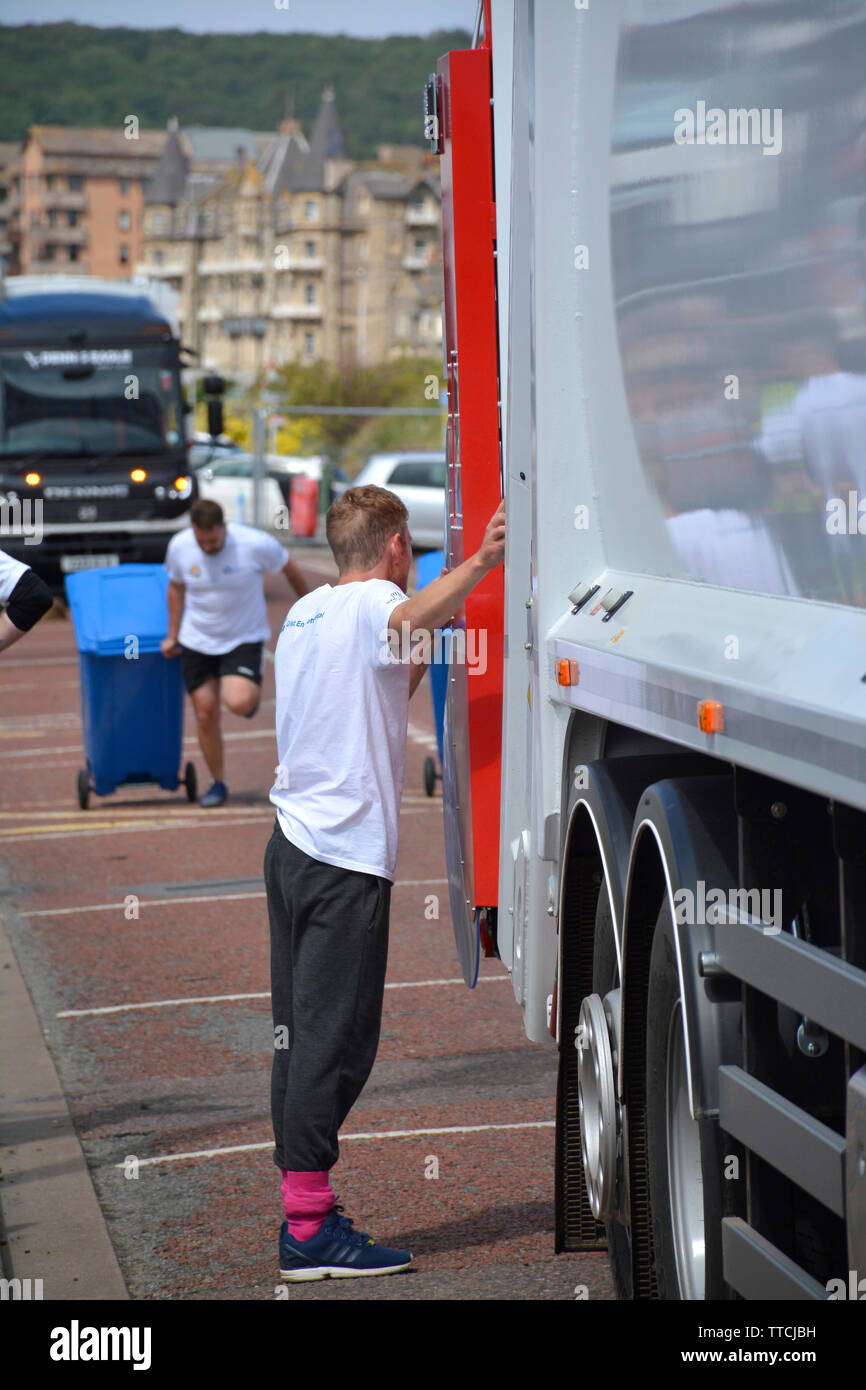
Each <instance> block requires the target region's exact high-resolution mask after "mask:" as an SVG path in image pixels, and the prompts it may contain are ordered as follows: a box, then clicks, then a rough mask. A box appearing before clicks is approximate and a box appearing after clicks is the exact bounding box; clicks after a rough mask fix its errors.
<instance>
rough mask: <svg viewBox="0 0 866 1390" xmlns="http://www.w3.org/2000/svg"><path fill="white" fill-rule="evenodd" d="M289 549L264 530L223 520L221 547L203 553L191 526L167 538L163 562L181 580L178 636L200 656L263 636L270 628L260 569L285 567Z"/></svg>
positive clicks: (218, 653) (268, 571) (220, 653)
mask: <svg viewBox="0 0 866 1390" xmlns="http://www.w3.org/2000/svg"><path fill="white" fill-rule="evenodd" d="M288 559H289V552H288V551H287V550H286V549H285V547H284V546H282V545H280V543H279V541H278V540H276V539H275V538H274V537H273V536H269V535H268V534H267V532H266V531H259V530H257V529H256V527H254V526H242V525H240V524H239V523H238V522H236V521H230V522H228V523H227V525H226V539H225V544H224V545H223V548H222V550H218V551H217V552H216V554H215V555H206V554H205V552H204V551H203V550H202V549H201V547H200V546H199V544H198V541H197V540H196V538H195V532H194V531H193V529H192V527H191V526H188V527H187V528H186V529H185V530H183V531H178V533H177V535H176V536H173V537H172V539H171V540H170V541H169V545H168V550H167V551H166V555H165V568H166V569H167V570H168V574H169V578H170V579H173V580H174V581H175V583H176V584H184V585H185V586H186V595H185V599H184V607H183V618H182V620H181V625H180V632H179V633H178V641H179V642H180V645H181V646H182V647H189V648H190V650H191V651H194V652H204V654H205V655H206V656H223V655H224V654H225V653H226V652H231V651H234V649H235V647H240V646H241V645H242V644H243V643H245V642H267V641H268V639H269V637H270V635H271V629H270V624H269V623H268V615H267V609H266V607H265V594H264V588H263V585H262V576H263V575H264V574H275V573H277V571H279V570H282V569H285V567H286V563H287V561H288Z"/></svg>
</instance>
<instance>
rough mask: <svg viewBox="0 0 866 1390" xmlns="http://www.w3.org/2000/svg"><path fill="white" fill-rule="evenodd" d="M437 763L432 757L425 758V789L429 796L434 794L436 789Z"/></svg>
mask: <svg viewBox="0 0 866 1390" xmlns="http://www.w3.org/2000/svg"><path fill="white" fill-rule="evenodd" d="M437 776H438V773H437V771H436V763H435V762H434V761H433V759H432V758H425V759H424V790H425V792H426V793H427V795H428V796H432V795H433V792H434V791H435V789H436V778H437Z"/></svg>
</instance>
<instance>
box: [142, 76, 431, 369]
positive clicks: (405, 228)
mask: <svg viewBox="0 0 866 1390" xmlns="http://www.w3.org/2000/svg"><path fill="white" fill-rule="evenodd" d="M439 225H440V190H439V181H438V170H437V169H436V165H435V160H434V161H431V160H430V157H429V156H425V154H424V152H423V150H421V149H420V148H419V149H415V148H414V147H382V148H381V149H380V151H379V159H378V160H377V161H375V162H371V163H368V164H359V163H357V162H355V161H352V160H351V159H349V157H348V153H347V147H346V142H345V138H344V135H343V130H342V127H341V124H340V120H339V116H338V115H337V109H336V103H335V100H334V93H333V90H332V89H331V88H327V89H326V90H325V93H324V96H323V99H322V103H321V106H320V109H319V112H318V114H317V116H316V119H315V122H314V124H313V127H312V130H311V132H310V137H309V140H307V138H306V137H305V136H304V133H303V131H302V130H301V128H300V126H299V124H298V123H297V122H296V121H294V120H291V119H287V120H284V121H283V122H282V124H281V125H280V128H279V130H278V131H277V132H276V133H275V134H274V133H270V134H266V133H263V132H256V131H222V130H208V129H203V128H187V129H184V130H181V129H180V128H179V127H178V125H177V123H176V122H172V123H171V125H170V128H169V131H168V135H167V137H166V139H165V144H164V148H163V151H162V155H161V158H160V160H159V162H158V164H157V166H156V168H155V170H154V173H153V177H152V179H151V180H150V183H149V184H148V186H147V187H146V189H145V215H144V238H143V254H142V258H141V260H140V261H139V263H138V266H137V270H138V271H139V272H140V273H141V274H146V275H150V276H153V277H156V278H160V279H163V280H166V281H168V283H169V284H171V285H172V287H173V288H174V289H175V290H176V291H177V292H178V294H179V296H180V313H181V323H182V328H183V338H184V341H185V343H187V345H188V346H190V347H193V348H195V349H196V351H197V352H198V353H199V355H200V361H201V364H202V366H203V367H205V368H206V369H208V370H215V371H221V372H225V373H228V374H230V375H232V376H235V377H240V378H247V379H249V378H252V377H254V376H255V375H256V374H258V373H259V372H261V371H263V370H267V369H269V368H272V367H274V366H276V365H279V364H280V363H282V362H286V361H298V360H299V361H308V362H312V361H316V360H324V361H326V362H329V363H331V364H333V365H335V366H336V365H348V364H349V363H351V362H353V361H354V362H358V363H372V362H377V361H381V360H383V359H385V358H388V357H392V356H395V355H398V354H400V353H404V352H408V353H413V354H416V355H422V354H423V355H428V354H438V353H439V352H440V351H441V342H442V323H441V302H442V257H441V239H440V233H439Z"/></svg>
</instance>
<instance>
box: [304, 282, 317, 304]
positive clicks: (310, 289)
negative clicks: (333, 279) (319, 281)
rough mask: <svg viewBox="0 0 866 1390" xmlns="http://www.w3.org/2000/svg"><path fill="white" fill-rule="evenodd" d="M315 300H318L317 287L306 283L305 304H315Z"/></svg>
mask: <svg viewBox="0 0 866 1390" xmlns="http://www.w3.org/2000/svg"><path fill="white" fill-rule="evenodd" d="M315 302H316V287H315V285H304V303H305V304H315Z"/></svg>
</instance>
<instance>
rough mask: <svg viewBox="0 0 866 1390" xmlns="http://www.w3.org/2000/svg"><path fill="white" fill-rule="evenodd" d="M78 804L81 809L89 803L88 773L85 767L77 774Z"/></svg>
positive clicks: (83, 809) (84, 809) (85, 807)
mask: <svg viewBox="0 0 866 1390" xmlns="http://www.w3.org/2000/svg"><path fill="white" fill-rule="evenodd" d="M78 804H79V806H80V807H81V809H82V811H86V810H87V807H88V806H89V805H90V773H89V772H88V771H87V770H86V769H82V770H81V772H79V774H78Z"/></svg>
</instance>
